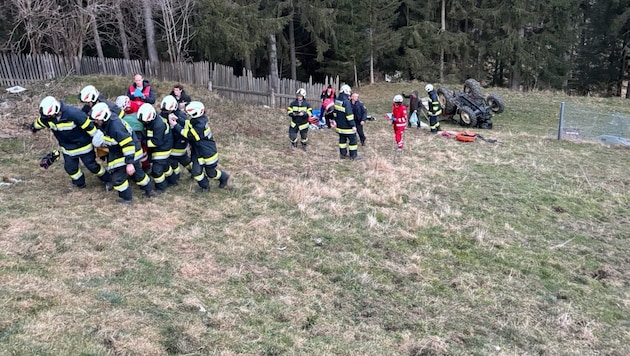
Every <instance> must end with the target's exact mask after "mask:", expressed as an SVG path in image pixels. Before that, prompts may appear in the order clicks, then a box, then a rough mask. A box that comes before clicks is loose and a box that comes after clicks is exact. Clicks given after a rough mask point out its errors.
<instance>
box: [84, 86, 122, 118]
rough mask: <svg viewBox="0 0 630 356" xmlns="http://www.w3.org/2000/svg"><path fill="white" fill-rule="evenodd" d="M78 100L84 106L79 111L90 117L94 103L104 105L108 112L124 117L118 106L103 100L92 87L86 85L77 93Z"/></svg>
mask: <svg viewBox="0 0 630 356" xmlns="http://www.w3.org/2000/svg"><path fill="white" fill-rule="evenodd" d="M79 100H80V101H81V102H82V103H83V104H84V105H83V108H81V111H83V112H84V113H86V114H87V115H90V111H91V110H92V107H93V106H94V104H96V103H105V104H107V107H108V108H109V110H110V111H111V112H112V113H114V115H116V116H118V117H120V118H122V117H123V116H124V114H125V113H124V111H123V110H121V109H120V108H119V107H118V105H116V104H115V103H112V102H111V101H108V100H105V97H104V96H103V95H102V94H101V93H100V92H99V91H98V89H96V87H94V86H93V85H86V86H85V87H83V89H81V91H80V92H79Z"/></svg>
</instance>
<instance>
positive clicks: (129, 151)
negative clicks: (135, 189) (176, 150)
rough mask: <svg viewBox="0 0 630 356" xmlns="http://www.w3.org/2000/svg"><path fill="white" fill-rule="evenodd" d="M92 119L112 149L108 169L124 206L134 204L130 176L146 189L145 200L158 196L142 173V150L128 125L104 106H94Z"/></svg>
mask: <svg viewBox="0 0 630 356" xmlns="http://www.w3.org/2000/svg"><path fill="white" fill-rule="evenodd" d="M92 119H93V120H94V122H95V123H96V125H97V126H99V128H100V130H101V131H102V132H103V134H104V136H103V142H104V145H106V146H107V147H108V148H109V153H108V156H107V164H108V166H107V169H108V170H109V171H110V172H111V175H112V183H113V184H114V189H115V190H116V191H117V192H118V196H119V197H120V198H121V199H122V201H121V203H122V204H131V203H132V198H133V195H132V191H131V187H130V186H129V180H128V178H127V177H131V179H132V180H133V181H134V182H136V184H137V185H138V186H139V187H140V189H142V190H144V195H145V196H146V197H149V198H151V197H154V196H156V195H157V194H158V193H157V192H156V191H155V190H154V189H153V182H151V179H150V178H149V176H148V175H147V174H146V173H145V172H144V171H143V170H142V165H141V164H140V160H141V159H142V147H141V146H140V142H139V141H138V139H137V137H136V134H135V133H134V132H133V130H132V129H131V127H130V126H129V124H128V123H127V122H125V121H123V120H122V119H120V118H119V117H117V116H115V115H112V112H111V111H110V110H109V107H108V106H107V104H105V103H97V104H96V105H94V107H92Z"/></svg>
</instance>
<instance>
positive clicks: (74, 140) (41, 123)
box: [30, 96, 111, 190]
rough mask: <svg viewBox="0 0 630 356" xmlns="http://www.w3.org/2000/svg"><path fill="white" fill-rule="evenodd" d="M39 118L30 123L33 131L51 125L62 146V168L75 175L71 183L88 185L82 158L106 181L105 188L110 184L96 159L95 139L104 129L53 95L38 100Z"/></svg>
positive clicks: (72, 176) (98, 137)
mask: <svg viewBox="0 0 630 356" xmlns="http://www.w3.org/2000/svg"><path fill="white" fill-rule="evenodd" d="M39 114H40V116H39V118H38V119H37V120H36V121H35V122H34V123H32V124H31V127H30V129H31V131H32V132H33V133H35V132H37V131H39V130H41V129H44V128H49V129H50V130H52V132H53V134H54V135H55V138H56V139H57V141H58V142H59V146H61V152H62V153H63V160H64V164H63V168H64V169H65V171H66V173H68V175H69V176H70V178H71V179H72V184H74V185H75V186H76V187H78V188H85V176H84V175H83V172H82V171H81V169H80V168H79V162H80V161H81V162H83V165H85V167H86V168H87V169H88V170H89V171H90V172H92V173H94V174H96V175H97V176H98V178H99V179H100V180H101V181H102V182H104V183H105V189H106V190H108V189H109V188H110V187H111V177H110V175H109V173H108V172H107V171H106V170H105V169H104V168H103V167H102V166H101V165H100V164H98V162H96V154H95V153H94V146H93V145H92V140H93V139H94V140H99V139H100V138H101V137H102V135H103V134H102V132H100V131H99V130H97V129H96V127H95V126H94V123H92V121H90V120H89V118H88V116H87V115H86V114H85V113H83V112H82V111H81V110H79V109H77V108H75V107H72V106H68V105H66V104H65V103H63V102H59V101H57V99H55V98H54V97H52V96H47V97H45V98H44V99H43V100H42V101H41V102H40V104H39Z"/></svg>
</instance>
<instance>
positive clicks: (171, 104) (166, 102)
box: [160, 95, 179, 111]
mask: <svg viewBox="0 0 630 356" xmlns="http://www.w3.org/2000/svg"><path fill="white" fill-rule="evenodd" d="M178 106H179V103H178V102H177V99H175V97H174V96H172V95H167V96H165V97H164V99H162V103H161V104H160V109H162V110H166V111H175V110H177V107H178Z"/></svg>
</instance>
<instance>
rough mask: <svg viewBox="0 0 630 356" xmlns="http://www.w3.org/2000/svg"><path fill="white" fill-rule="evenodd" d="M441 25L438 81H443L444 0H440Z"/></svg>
mask: <svg viewBox="0 0 630 356" xmlns="http://www.w3.org/2000/svg"><path fill="white" fill-rule="evenodd" d="M441 20H442V27H440V37H441V38H442V41H440V83H444V46H445V45H446V44H445V43H444V33H446V0H442V14H441Z"/></svg>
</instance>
